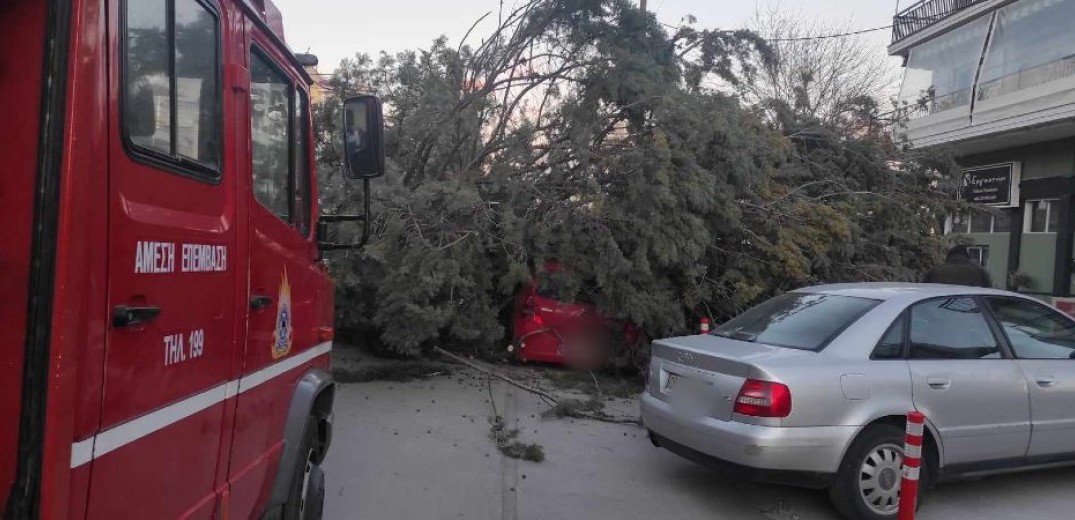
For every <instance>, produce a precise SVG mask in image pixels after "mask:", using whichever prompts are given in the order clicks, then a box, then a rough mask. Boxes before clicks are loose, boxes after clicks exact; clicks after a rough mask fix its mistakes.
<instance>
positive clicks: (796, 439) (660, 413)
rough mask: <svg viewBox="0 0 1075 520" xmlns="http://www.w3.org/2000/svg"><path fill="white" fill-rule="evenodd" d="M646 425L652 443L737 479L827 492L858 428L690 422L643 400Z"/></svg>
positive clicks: (658, 403)
mask: <svg viewBox="0 0 1075 520" xmlns="http://www.w3.org/2000/svg"><path fill="white" fill-rule="evenodd" d="M642 422H643V423H644V424H645V426H646V428H647V429H648V430H649V431H650V434H651V438H652V439H653V441H654V442H655V443H656V444H658V445H659V446H661V447H662V448H666V449H668V450H669V451H672V452H673V453H676V454H678V455H680V456H683V457H685V458H688V459H691V460H695V461H696V462H700V463H702V464H705V465H707V466H711V467H714V468H715V469H718V470H721V471H723V472H726V473H730V474H732V475H733V476H736V477H738V478H746V479H750V480H758V481H765V482H776V483H781V484H790V485H797V486H803V487H825V486H826V485H828V483H829V482H830V481H831V480H832V476H833V475H834V474H835V473H836V470H837V469H838V468H839V465H840V460H841V459H842V458H843V454H844V450H845V449H846V447H847V446H848V445H849V444H850V442H851V439H852V438H853V437H854V435H855V432H856V431H857V429H856V428H855V427H853V426H828V427H804V428H785V427H774V426H759V425H754V424H747V423H741V422H734V421H721V420H718V419H714V418H712V417H687V416H684V415H683V414H680V413H677V412H676V411H674V410H673V409H672V407H671V405H669V404H668V403H666V402H664V401H661V400H660V399H657V398H656V397H654V396H652V395H650V394H649V392H646V393H644V394H642Z"/></svg>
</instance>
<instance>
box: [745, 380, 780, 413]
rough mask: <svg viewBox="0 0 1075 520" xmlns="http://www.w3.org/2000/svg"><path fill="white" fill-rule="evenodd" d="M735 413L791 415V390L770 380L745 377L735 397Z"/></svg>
mask: <svg viewBox="0 0 1075 520" xmlns="http://www.w3.org/2000/svg"><path fill="white" fill-rule="evenodd" d="M735 413H737V414H740V415H749V416H751V417H787V416H788V415H791V390H790V389H788V387H787V386H786V385H783V384H780V383H774V382H772V381H760V380H757V379H747V380H746V381H745V382H743V387H742V388H740V389H739V396H738V397H736V398H735Z"/></svg>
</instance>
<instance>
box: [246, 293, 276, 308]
mask: <svg viewBox="0 0 1075 520" xmlns="http://www.w3.org/2000/svg"><path fill="white" fill-rule="evenodd" d="M269 305H272V297H271V296H265V295H262V294H255V295H253V296H251V297H250V310H252V311H260V310H261V309H264V308H265V307H268V306H269Z"/></svg>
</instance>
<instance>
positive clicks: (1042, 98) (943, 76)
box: [897, 0, 1075, 153]
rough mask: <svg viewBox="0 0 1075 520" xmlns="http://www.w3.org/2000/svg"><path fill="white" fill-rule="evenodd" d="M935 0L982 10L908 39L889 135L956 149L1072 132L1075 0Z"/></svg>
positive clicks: (972, 150) (1074, 119)
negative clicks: (898, 116) (897, 116)
mask: <svg viewBox="0 0 1075 520" xmlns="http://www.w3.org/2000/svg"><path fill="white" fill-rule="evenodd" d="M939 3H946V4H953V5H954V4H955V3H961V4H963V5H970V4H974V3H979V4H981V5H979V6H978V7H977V8H976V9H975V10H977V9H981V8H985V9H987V10H986V11H985V12H982V13H979V14H975V15H974V16H973V17H971V18H970V19H969V20H964V21H962V22H961V23H959V24H953V23H950V22H946V23H945V25H954V28H946V29H945V30H944V31H943V32H940V33H939V34H929V35H928V36H927V37H919V38H913V39H912V40H915V41H913V43H911V44H910V45H909V46H908V48H907V49H906V51H905V52H906V59H907V61H906V66H905V69H904V79H903V86H902V89H901V92H900V96H899V99H900V102H901V112H902V115H904V116H905V118H906V123H905V125H904V127H903V128H902V129H901V130H900V131H898V132H897V133H898V134H902V135H903V136H905V137H906V138H907V139H908V140H909V141H910V143H911V145H912V146H914V147H931V146H936V145H942V144H947V145H954V146H955V148H956V149H957V150H958V151H960V152H964V153H977V152H980V151H988V150H990V149H999V148H1003V147H1011V146H1016V145H1018V144H1020V143H1023V142H1034V141H1042V140H1049V139H1056V138H1062V137H1068V136H1071V135H1075V31H1072V30H1071V21H1072V20H1075V0H1014V1H1012V0H1007V1H1004V0H981V2H972V1H969V0H962V2H955V1H954V0H953V1H951V2H939ZM958 16H959V17H962V16H964V15H962V14H961V15H958ZM931 32H932V31H931Z"/></svg>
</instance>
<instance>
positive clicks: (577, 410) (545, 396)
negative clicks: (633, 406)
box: [433, 347, 642, 426]
mask: <svg viewBox="0 0 1075 520" xmlns="http://www.w3.org/2000/svg"><path fill="white" fill-rule="evenodd" d="M433 350H434V351H435V352H437V353H438V354H440V355H442V356H445V357H448V358H450V359H452V360H454V361H457V362H459V363H461V364H463V365H465V366H467V367H469V368H471V369H473V370H477V371H478V372H481V373H482V374H485V375H486V376H489V377H495V378H497V379H499V380H501V381H503V382H505V383H507V384H509V385H511V386H514V387H516V388H518V389H520V390H525V391H527V392H530V393H532V394H534V395H536V396H538V397H541V398H542V400H543V401H544V402H545V404H547V405H549V407H550V408H553V409H556V408H557V407H560V408H562V409H563V410H564V411H567V412H570V413H569V414H568V415H570V416H571V417H577V418H582V419H593V420H595V421H601V422H607V423H613V424H634V425H637V426H641V425H642V421H641V419H639V418H637V417H617V416H612V415H608V414H605V413H603V412H600V411H597V412H591V411H587V410H585V408H586V407H583V406H578V407H575V406H571V405H569V404H564V405H561V402H564V403H567V402H568V401H576V400H574V399H571V400H562V399H559V398H557V397H556V396H554V395H552V394H550V393H548V392H546V391H544V390H541V389H538V388H534V387H532V386H529V385H525V384H523V383H520V382H518V381H516V380H514V379H512V378H510V377H508V376H505V375H503V374H500V373H498V372H496V371H495V370H493V369H491V368H486V367H483V366H481V365H479V364H477V363H475V362H473V361H471V360H469V359H466V358H464V357H462V356H459V355H457V354H453V353H451V352H448V351H447V350H444V349H442V348H440V347H433ZM550 403H551V404H550ZM557 415H559V414H557Z"/></svg>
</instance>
